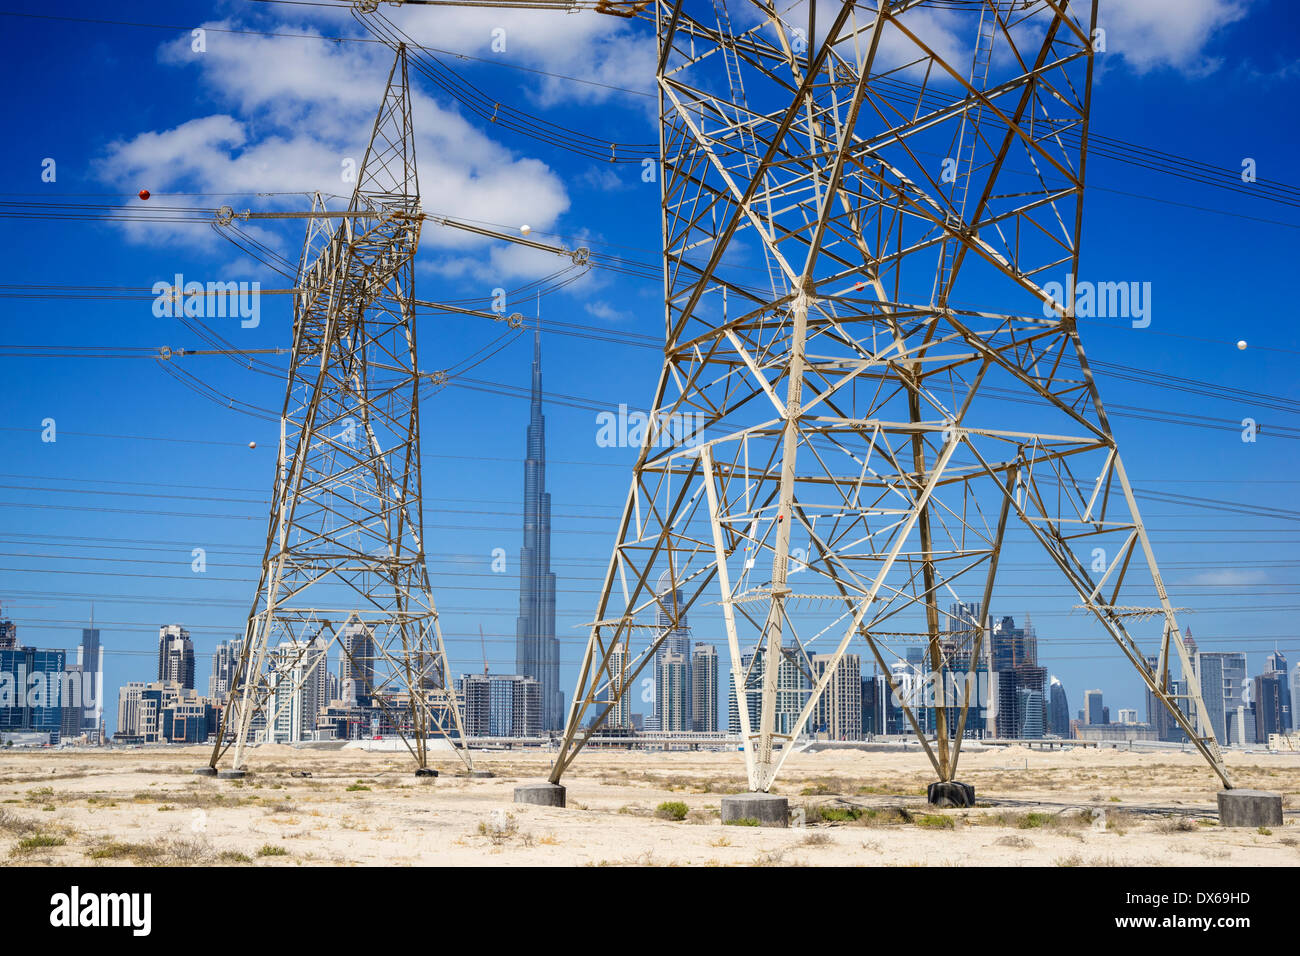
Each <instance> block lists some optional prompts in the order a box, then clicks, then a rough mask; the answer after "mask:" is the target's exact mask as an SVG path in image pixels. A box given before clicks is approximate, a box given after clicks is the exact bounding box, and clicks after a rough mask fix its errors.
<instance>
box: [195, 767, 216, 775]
mask: <svg viewBox="0 0 1300 956" xmlns="http://www.w3.org/2000/svg"><path fill="white" fill-rule="evenodd" d="M194 774H195V776H198V777H215V776H216V775H217V768H216V767H195V768H194Z"/></svg>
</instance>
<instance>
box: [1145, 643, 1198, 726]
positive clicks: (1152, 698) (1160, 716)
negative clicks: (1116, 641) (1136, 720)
mask: <svg viewBox="0 0 1300 956" xmlns="http://www.w3.org/2000/svg"><path fill="white" fill-rule="evenodd" d="M1192 666H1193V668H1194V667H1195V659H1194V658H1193V665H1192ZM1147 668H1148V669H1149V670H1150V671H1151V673H1152V674H1154V675H1155V676H1156V679H1157V680H1158V679H1159V678H1160V659H1159V658H1158V657H1148V658H1147ZM1164 691H1165V693H1167V694H1169V695H1170V696H1172V697H1173V698H1174V702H1175V703H1176V704H1177V705H1178V708H1179V709H1180V710H1181V711H1182V712H1183V713H1184V714H1185V715H1187V716H1188V717H1190V718H1191V719H1192V725H1193V726H1195V724H1196V717H1195V713H1194V710H1193V708H1192V705H1191V702H1190V701H1189V700H1187V696H1186V695H1187V685H1186V683H1185V682H1184V681H1181V680H1174V679H1173V677H1170V678H1169V680H1168V684H1167V685H1166V686H1165V688H1164ZM1146 699H1147V723H1148V724H1150V725H1151V729H1152V731H1154V732H1155V736H1156V740H1163V741H1165V742H1167V743H1180V742H1182V741H1184V740H1186V739H1187V735H1186V734H1184V733H1183V728H1182V727H1180V726H1178V721H1176V720H1174V716H1173V714H1171V713H1170V712H1169V708H1168V707H1166V706H1165V705H1164V704H1163V703H1162V702H1161V701H1160V698H1158V697H1157V696H1156V695H1155V694H1154V693H1152V692H1151V691H1150V690H1148V691H1147V692H1146Z"/></svg>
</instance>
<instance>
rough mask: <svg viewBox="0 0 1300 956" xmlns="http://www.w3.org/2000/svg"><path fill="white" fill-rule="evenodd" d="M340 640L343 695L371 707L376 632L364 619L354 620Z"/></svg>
mask: <svg viewBox="0 0 1300 956" xmlns="http://www.w3.org/2000/svg"><path fill="white" fill-rule="evenodd" d="M339 644H340V650H339V690H338V693H339V699H340V700H341V701H342V702H343V703H344V704H348V705H355V706H361V707H369V706H371V705H372V704H373V703H374V697H375V632H374V630H373V629H371V628H370V627H369V626H367V625H366V624H365V623H363V622H361V621H350V622H349V623H348V624H347V625H346V626H345V627H344V628H343V633H342V635H341V638H340V641H339Z"/></svg>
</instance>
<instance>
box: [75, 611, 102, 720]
mask: <svg viewBox="0 0 1300 956" xmlns="http://www.w3.org/2000/svg"><path fill="white" fill-rule="evenodd" d="M101 653H102V652H101V651H100V648H99V628H97V627H95V611H94V608H93V607H92V608H91V611H90V627H83V628H82V629H81V643H80V644H79V645H78V646H77V666H78V667H80V669H81V671H80V672H81V691H82V695H81V708H80V710H81V718H80V725H79V727H78V731H79V732H81V733H84V734H86V735H87V736H88V737H89V738H90V740H91V741H92V742H99V731H100V727H101V725H102V723H103V720H104V687H103V683H104V662H103V658H102V656H101Z"/></svg>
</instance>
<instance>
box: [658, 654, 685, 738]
mask: <svg viewBox="0 0 1300 956" xmlns="http://www.w3.org/2000/svg"><path fill="white" fill-rule="evenodd" d="M690 672H691V668H690V662H689V659H688V658H687V657H686V655H684V654H679V653H678V652H677V651H675V650H671V649H670V650H667V651H663V652H662V653H660V654H658V655H656V657H655V710H656V711H657V716H658V718H659V722H658V724H659V726H658V729H659V730H660V731H661V732H663V733H681V732H683V731H688V730H690V729H691V717H690V711H691V708H690V700H691V682H690Z"/></svg>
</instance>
